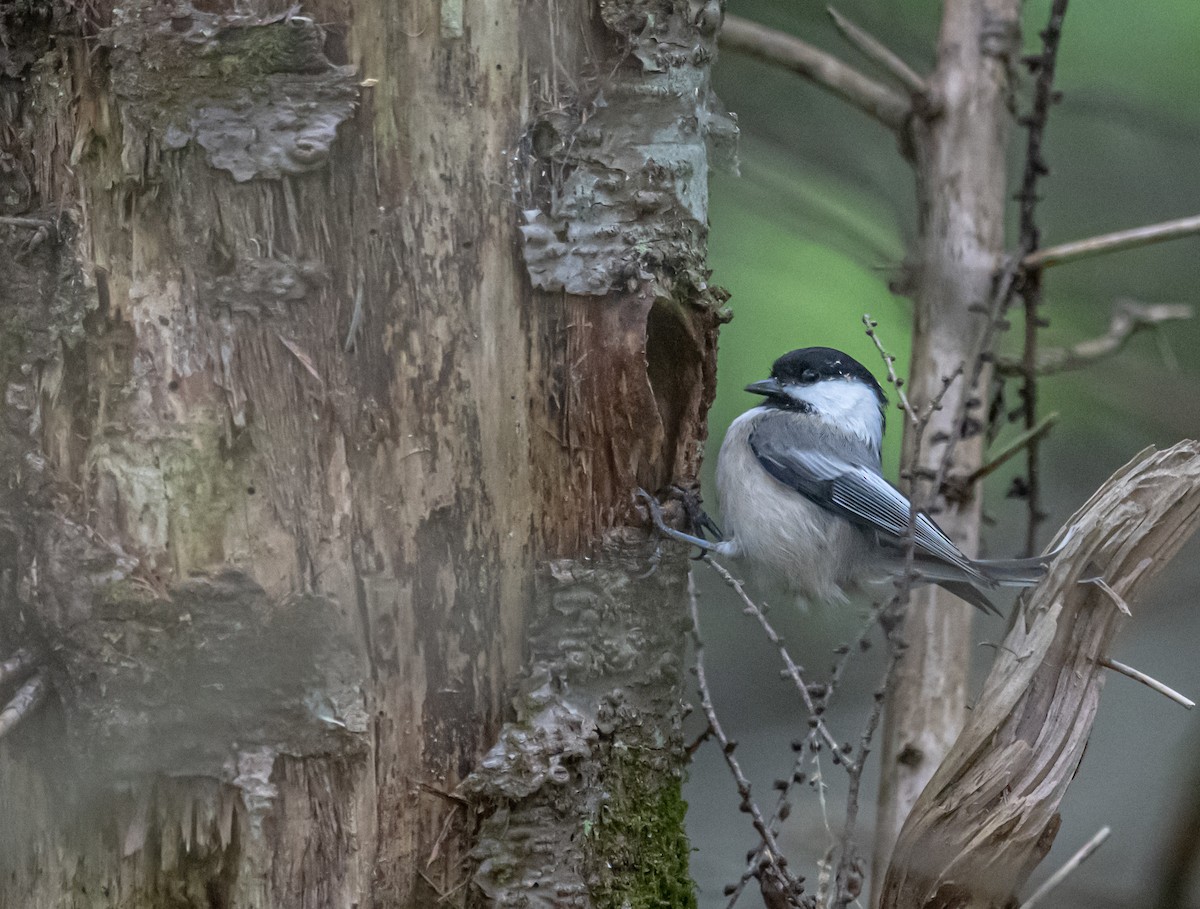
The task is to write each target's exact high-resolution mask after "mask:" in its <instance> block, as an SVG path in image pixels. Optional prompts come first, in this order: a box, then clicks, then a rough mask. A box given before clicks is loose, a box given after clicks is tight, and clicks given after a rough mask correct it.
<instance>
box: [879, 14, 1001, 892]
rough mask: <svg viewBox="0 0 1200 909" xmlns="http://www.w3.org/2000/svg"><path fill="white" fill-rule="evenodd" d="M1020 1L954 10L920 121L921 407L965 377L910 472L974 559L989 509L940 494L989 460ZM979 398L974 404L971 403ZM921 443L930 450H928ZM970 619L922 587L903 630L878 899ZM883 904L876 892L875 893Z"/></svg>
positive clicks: (947, 17) (918, 496)
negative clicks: (988, 351) (988, 357)
mask: <svg viewBox="0 0 1200 909" xmlns="http://www.w3.org/2000/svg"><path fill="white" fill-rule="evenodd" d="M1019 14H1020V4H1019V3H1018V2H1016V0H987V2H975V0H947V2H946V3H945V5H944V14H943V20H942V27H941V33H940V35H939V39H938V65H937V70H936V71H935V73H934V74H933V76H932V77H931V78H930V88H931V92H930V94H931V97H932V99H933V100H934V101H935V103H937V104H938V105H939V106H940V113H939V114H938V115H937V116H934V117H931V118H928V119H919V118H918V119H914V122H913V127H912V129H913V135H912V148H913V152H914V156H915V166H916V171H917V200H918V206H919V210H918V230H919V233H918V239H917V244H916V249H915V257H916V260H915V262H913V263H912V273H913V275H912V280H913V287H912V297H913V301H914V321H913V345H912V364H911V368H910V383H911V386H910V388H909V398H910V400H911V401H912V403H913V406H914V408H916V409H918V410H920V409H921V408H923V407H926V406H927V405H928V403H929V402H930V401H933V400H935V399H936V398H937V397H938V396H939V395H941V394H942V393H943V390H944V379H945V378H947V377H951V376H953V375H954V374H955V371H956V370H960V369H962V370H964V371H965V375H964V376H962V377H960V378H957V379H955V380H954V382H953V384H952V385H951V386H950V388H949V389H948V390H947V391H946V392H945V396H944V397H943V398H942V407H941V409H940V410H937V411H934V412H933V413H932V414H931V417H930V420H929V423H928V427H927V428H926V429H925V430H924V432H923V434H922V438H918V434H917V433H916V432H914V429H913V426H912V425H911V423H909V422H908V421H907V420H906V423H905V434H904V453H903V464H904V465H905V469H906V470H907V471H908V474H909V476H910V477H911V478H912V481H911V483H910V486H911V489H912V492H913V494H914V500H915V501H917V502H918V503H922V502H923V503H925V504H926V505H927V506H931V507H932V508H933V509H934V510H935V512H936V514H937V521H938V523H939V524H940V525H941V526H942V528H943V529H945V531H946V532H947V533H948V534H949V535H950V536H951V538H952V539H954V541H955V542H956V543H957V544H958V545H959V546H960V547H961V548H962V549H963V550H964V551H965V552H967V553H975V552H976V551H977V550H978V546H979V517H980V507H981V504H982V503H981V501H980V499H979V498H978V497H972V498H970V499H968V500H966V501H964V502H958V503H951V502H947V501H946V500H945V498H944V497H940V495H939V493H938V491H937V490H936V489H934V488H933V482H932V480H933V478H934V477H936V476H938V475H939V473H940V467H941V463H942V460H943V458H944V457H945V449H946V445H947V444H948V443H950V442H951V441H953V442H954V448H953V452H952V455H951V459H950V462H949V468H948V470H947V471H946V472H945V474H944V475H945V476H949V477H954V476H966V475H969V474H970V473H971V472H972V471H973V470H974V469H975V468H976V467H978V466H979V464H980V463H981V459H982V455H983V445H982V441H983V439H982V435H981V433H982V430H983V419H982V414H981V412H980V410H979V409H978V408H979V404H978V402H979V401H981V400H985V399H986V395H985V394H984V391H985V390H986V389H987V387H988V381H989V380H988V376H989V374H990V370H989V369H987V368H986V367H985V368H983V369H981V371H980V374H979V376H978V377H977V378H976V377H975V376H974V375H973V370H974V366H975V364H976V363H978V362H979V357H980V354H981V352H982V351H983V350H984V349H985V344H986V336H987V334H988V331H989V326H990V323H991V319H992V315H991V312H992V305H991V303H992V299H993V297H994V295H995V288H994V281H995V276H996V274H997V272H998V270H999V267H1000V264H1001V262H1002V259H1003V255H1004V212H1005V202H1006V187H1007V182H1006V173H1007V168H1006V159H1005V156H1006V151H1007V141H1008V134H1009V126H1010V119H1011V116H1012V115H1011V110H1010V93H1011V89H1012V85H1011V67H1012V64H1013V60H1014V59H1015V56H1016V54H1017V53H1018V52H1019V49H1020V19H1019ZM971 399H974V401H975V403H974V406H973V407H972V406H968V402H969V401H970V400H971ZM922 442H923V443H924V444H922ZM970 612H971V610H970V607H969V606H967V605H966V604H964V603H963V602H962V601H961V600H959V599H958V598H956V597H954V596H952V595H950V594H948V593H946V592H945V591H943V590H942V589H941V588H940V587H933V586H926V587H920V588H916V589H915V590H914V591H913V592H912V595H911V600H910V603H909V606H908V611H907V615H906V618H905V622H904V640H905V643H906V644H907V645H908V650H907V651H906V653H905V656H904V659H903V660H901V662H900V664H899V666H898V668H897V673H896V677H895V679H894V680H893V684H892V685H891V686H890V688H889V690H888V701H887V714H886V720H885V724H884V735H883V752H882V767H883V775H882V788H881V791H880V797H879V822H878V827H877V835H876V839H875V856H874V863H873V865H874V869H875V873H874V875H873V880H874V881H875V887H876V888H878V887H879V886H880V884H881V883H882V879H883V873H884V871H885V870H886V868H887V866H888V857H889V855H890V854H891V850H892V845H893V843H895V840H896V836H897V834H898V833H899V831H900V827H901V825H902V824H903V823H904V819H905V818H906V817H907V815H908V812H909V810H910V809H911V808H912V805H913V803H914V802H915V801H916V799H917V796H918V795H919V794H920V793H921V790H922V789H924V788H925V785H926V784H927V783H928V782H929V779H930V777H931V776H932V775H933V772H934V770H936V769H937V767H938V765H939V764H940V763H941V761H942V758H943V757H945V755H946V752H947V751H948V750H949V748H950V746H951V745H952V744H953V742H954V740H955V738H956V737H957V736H958V733H959V731H960V730H961V728H962V724H963V722H964V717H965V706H966V680H967V673H968V670H969V666H970V657H969V654H970V650H971V647H970V622H971V616H970ZM876 892H878V890H876Z"/></svg>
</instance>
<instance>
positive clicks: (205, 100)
mask: <svg viewBox="0 0 1200 909" xmlns="http://www.w3.org/2000/svg"><path fill="white" fill-rule="evenodd" d="M114 16H116V17H118V18H120V19H121V20H122V21H121V22H120V23H119V25H120V27H119V28H117V29H114V30H113V31H112V32H111V33H110V40H111V43H112V48H113V58H112V64H113V89H114V91H115V93H116V95H117V97H118V98H119V99H120V101H121V105H120V109H121V114H122V121H123V125H124V128H125V130H124V146H123V149H122V163H123V165H124V167H125V171H126V175H127V176H138V175H140V174H141V173H142V169H143V166H144V165H146V164H148V163H150V162H153V161H154V159H155V158H156V157H157V156H156V155H153V154H149V153H148V151H147V144H148V142H152V143H157V144H158V145H159V146H160V147H162V148H165V149H181V148H183V147H184V146H186V145H187V144H188V143H189V142H193V141H194V142H196V144H198V145H199V146H200V147H201V148H203V149H204V151H205V153H206V155H207V160H208V162H209V164H211V165H212V166H213V167H216V168H220V169H222V170H226V171H228V172H229V173H230V174H232V175H233V178H234V179H235V180H237V181H238V182H245V181H247V180H252V179H255V178H266V179H278V178H279V177H281V176H283V175H284V174H302V173H306V172H308V171H312V170H316V169H317V168H319V167H321V166H322V165H323V164H324V163H325V161H326V160H327V159H328V157H329V150H330V147H331V146H332V145H333V141H334V139H336V138H337V128H338V126H339V125H340V124H341V123H342V122H344V121H345V120H346V119H347V118H348V117H349V116H350V115H351V114H352V113H353V112H354V109H355V105H356V103H357V100H358V87H357V78H356V74H355V71H354V68H353V67H349V66H334V65H333V64H332V63H331V62H330V61H329V60H328V58H327V57H326V56H325V54H324V52H323V44H324V34H323V32H322V30H321V28H320V26H318V25H317V24H316V23H315V22H313V21H312V20H311V19H309V18H307V17H303V16H293V15H290V14H288V15H281V16H269V17H254V16H230V15H217V14H214V13H207V12H202V11H200V10H198V9H196V8H195V7H194V6H192V5H191V4H189V3H176V4H173V5H170V6H163V5H161V4H157V3H145V2H143V3H135V4H131V5H128V6H125V7H122V8H120V9H118V10H116V11H115V12H114Z"/></svg>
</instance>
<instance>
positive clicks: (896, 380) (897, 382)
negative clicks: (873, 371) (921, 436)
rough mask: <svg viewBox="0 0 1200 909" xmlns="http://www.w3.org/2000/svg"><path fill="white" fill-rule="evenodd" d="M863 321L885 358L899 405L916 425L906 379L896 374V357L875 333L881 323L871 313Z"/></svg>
mask: <svg viewBox="0 0 1200 909" xmlns="http://www.w3.org/2000/svg"><path fill="white" fill-rule="evenodd" d="M862 322H863V325H865V326H867V337H868V338H870V339H871V340H872V341H873V342H875V349H876V350H878V351H879V356H880V357H882V358H883V365H884V367H885V368H886V369H887V378H888V384H890V385H892V386H893V387H894V388H895V389H896V397H897V398H899V399H900V403H899V405H897V406H899V408H900V409H901V410H902V411H904V416H905V419H907V420H910V421H911V422H912V424H913V426H916V425H917V415H916V412H915V411H914V410H913V409H912V405H911V404H910V403H908V395H906V394H905V393H904V380H903V379H902V378H900V377H899V376H898V375H896V365H895V364H896V358H895V357H894V356H893V355H892V354H890V353H888V352H887V351H886V350H884V349H883V342H882V341H880V340H879V336H878V335H877V334H875V329H876V328H878V327H879V323H878V322H876V321H875V320H874V319H872V318H871V316H870V314H869V313H863V317H862Z"/></svg>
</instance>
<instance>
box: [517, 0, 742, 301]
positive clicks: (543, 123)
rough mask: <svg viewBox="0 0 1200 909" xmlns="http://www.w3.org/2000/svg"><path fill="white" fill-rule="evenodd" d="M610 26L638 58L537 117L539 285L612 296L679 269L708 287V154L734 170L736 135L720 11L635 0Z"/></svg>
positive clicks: (533, 131)
mask: <svg viewBox="0 0 1200 909" xmlns="http://www.w3.org/2000/svg"><path fill="white" fill-rule="evenodd" d="M710 5H711V4H710ZM601 15H602V18H603V21H604V24H605V26H606V27H607V28H608V29H609V31H610V32H612V33H613V34H614V35H615V36H616V38H617V40H619V41H620V42H621V43H622V45H623V46H626V47H628V52H627V53H626V55H625V57H624V58H623V59H620V58H618V59H617V60H616V61H614V62H615V64H616V65H615V68H614V69H613V70H612V71H611V73H609V74H606V75H605V76H603V77H601V78H598V79H596V80H594V82H593V84H592V85H591V86H589V90H588V92H587V94H586V97H584V96H579V97H574V98H570V99H559V103H557V104H555V105H554V106H553V109H548V110H544V111H543V112H542V113H541V114H539V115H538V116H536V117H535V118H534V119H533V121H532V122H531V123H530V124H529V127H528V130H527V132H526V135H525V137H524V139H523V142H522V145H523V148H522V152H521V154H520V155H519V156H518V161H517V164H518V168H519V169H521V170H522V171H523V173H522V174H521V175H520V182H521V184H522V185H521V187H520V188H519V190H518V195H519V196H520V197H521V201H522V205H523V208H524V220H525V224H524V226H523V227H522V228H521V232H522V234H523V235H524V254H525V264H526V266H527V268H528V269H529V276H530V280H531V281H532V282H533V285H534V287H537V288H540V289H543V290H565V291H566V292H568V293H573V294H584V295H595V296H602V295H605V294H608V293H610V292H611V291H612V290H614V289H621V288H625V289H630V288H631V286H632V285H633V284H635V283H636V282H637V281H639V280H647V279H650V278H652V277H653V276H654V274H656V273H657V274H661V273H662V271H663V269H664V268H669V269H671V270H672V271H674V272H675V273H677V274H679V273H682V274H685V275H687V274H689V273H693V272H695V273H696V277H695V279H694V280H693V283H694V284H695V285H696V286H701V287H702V286H703V275H701V274H699V272H700V271H701V270H702V269H701V263H700V262H699V261H698V260H697V255H696V253H697V250H703V248H704V238H705V237H706V235H707V232H708V173H709V149H710V145H715V146H716V151H717V155H716V157H717V158H718V159H720V160H721V161H723V162H725V163H726V164H730V165H731V164H732V161H733V160H734V155H733V152H732V148H733V146H734V143H735V141H736V136H737V123H736V119H735V118H734V117H732V116H731V115H729V114H726V113H725V112H724V110H723V109H722V108H721V106H720V103H719V102H718V101H717V99H716V96H715V95H714V94H713V91H712V87H711V84H710V71H711V62H712V59H713V56H714V54H715V50H716V29H717V26H718V24H719V21H720V10H719V8H717V9H716V10H710V9H709V6H707V5H703V4H686V3H680V4H662V3H655V2H646V0H629V2H620V3H602V4H601ZM601 69H603V67H601Z"/></svg>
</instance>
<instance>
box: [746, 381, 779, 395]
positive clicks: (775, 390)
mask: <svg viewBox="0 0 1200 909" xmlns="http://www.w3.org/2000/svg"><path fill="white" fill-rule="evenodd" d="M746 391H748V392H750V394H752V395H762V396H763V397H766V398H770V397H774V396H775V395H781V394H783V386H782V385H780V384H779V380H778V379H763V380H762V381H761V382H752V383H750V384H749V385H747V386H746Z"/></svg>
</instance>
